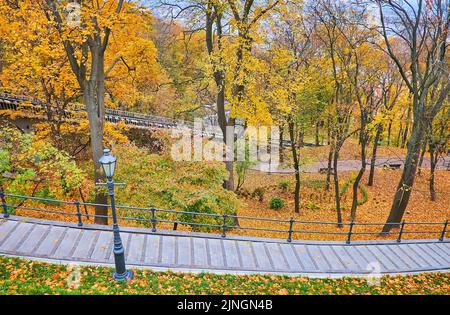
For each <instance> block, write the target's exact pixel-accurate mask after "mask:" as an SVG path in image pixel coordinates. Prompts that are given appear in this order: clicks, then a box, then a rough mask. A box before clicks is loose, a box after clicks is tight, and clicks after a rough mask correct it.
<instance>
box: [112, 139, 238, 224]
mask: <svg viewBox="0 0 450 315" xmlns="http://www.w3.org/2000/svg"><path fill="white" fill-rule="evenodd" d="M113 151H114V152H113V154H116V156H117V160H118V164H117V171H116V180H117V181H118V182H125V183H127V185H125V186H123V187H121V188H120V191H118V193H117V194H116V199H117V202H118V203H120V204H122V205H130V206H136V207H150V206H153V207H155V208H158V209H172V210H180V211H188V212H195V213H204V214H217V215H222V214H227V215H234V214H236V209H237V207H238V205H239V202H238V199H237V198H236V195H235V194H234V193H233V192H231V191H228V190H225V189H224V188H223V187H222V183H223V180H224V179H225V178H227V176H228V173H227V171H226V169H225V167H224V166H223V163H219V162H202V163H198V162H188V161H174V160H173V159H172V158H171V157H170V155H168V154H167V155H156V154H149V153H148V150H147V149H146V148H140V147H138V146H136V145H133V144H124V145H117V146H116V147H115V148H114V150H113ZM121 211H123V212H124V213H122V214H123V215H130V216H136V217H139V218H143V219H149V218H150V217H151V213H150V212H149V211H139V210H134V211H133V210H123V209H122V210H121ZM157 219H161V220H177V221H183V222H189V223H194V224H189V223H187V224H186V225H189V226H190V227H191V228H192V230H195V231H205V232H207V231H211V230H212V228H211V227H202V226H199V225H196V224H199V223H200V224H215V225H222V224H223V219H222V217H221V216H209V215H197V214H186V213H184V214H177V213H166V212H157ZM140 223H142V224H143V225H144V226H146V227H149V226H150V225H151V223H150V222H148V221H141V222H140ZM232 223H233V222H232V218H230V220H229V222H227V225H232ZM216 229H217V228H216Z"/></svg>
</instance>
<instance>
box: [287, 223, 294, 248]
mask: <svg viewBox="0 0 450 315" xmlns="http://www.w3.org/2000/svg"><path fill="white" fill-rule="evenodd" d="M293 225H294V218H292V217H291V219H290V220H289V235H288V239H287V241H288V242H289V243H290V242H292V226H293Z"/></svg>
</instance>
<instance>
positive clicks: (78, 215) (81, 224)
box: [75, 199, 83, 226]
mask: <svg viewBox="0 0 450 315" xmlns="http://www.w3.org/2000/svg"><path fill="white" fill-rule="evenodd" d="M75 206H76V207H77V217H78V226H83V222H82V221H81V212H80V202H79V201H78V199H75Z"/></svg>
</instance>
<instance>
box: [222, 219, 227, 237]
mask: <svg viewBox="0 0 450 315" xmlns="http://www.w3.org/2000/svg"><path fill="white" fill-rule="evenodd" d="M222 218H223V225H222V237H226V236H227V235H226V228H227V215H226V214H223V215H222Z"/></svg>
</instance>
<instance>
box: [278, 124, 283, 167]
mask: <svg viewBox="0 0 450 315" xmlns="http://www.w3.org/2000/svg"><path fill="white" fill-rule="evenodd" d="M283 127H284V126H283V125H281V126H280V144H279V149H278V150H279V155H280V164H281V163H283V162H284V160H283V136H284V128H283Z"/></svg>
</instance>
